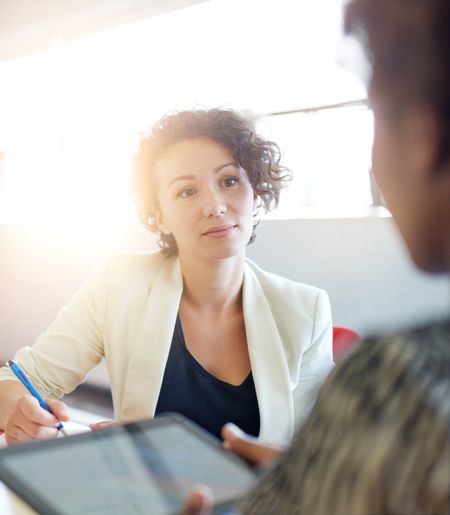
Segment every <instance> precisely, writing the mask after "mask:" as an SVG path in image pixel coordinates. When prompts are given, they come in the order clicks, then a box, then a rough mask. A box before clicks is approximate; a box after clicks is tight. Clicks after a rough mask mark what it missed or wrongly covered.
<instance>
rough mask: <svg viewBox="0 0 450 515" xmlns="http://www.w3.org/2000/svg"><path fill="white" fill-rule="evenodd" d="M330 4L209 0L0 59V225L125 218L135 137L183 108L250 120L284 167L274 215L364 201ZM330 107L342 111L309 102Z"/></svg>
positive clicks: (352, 111) (365, 126) (359, 149)
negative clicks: (245, 115) (256, 118)
mask: <svg viewBox="0 0 450 515" xmlns="http://www.w3.org/2000/svg"><path fill="white" fill-rule="evenodd" d="M341 8H342V7H341V2H340V1H339V0H335V1H333V2H330V1H329V0H316V1H315V2H310V1H309V0H265V1H260V0H210V1H207V2H202V3H199V4H196V5H193V6H190V7H186V8H183V9H178V10H176V11H171V12H168V13H165V14H162V15H159V16H154V17H151V18H145V19H142V20H140V21H138V22H134V23H129V24H126V25H123V26H120V27H116V28H113V29H109V30H104V31H102V32H98V33H95V34H91V35H88V36H83V37H79V38H77V39H73V40H70V41H65V42H64V39H63V38H55V41H56V43H55V46H54V48H52V49H51V50H48V51H46V52H41V53H37V54H32V55H29V56H27V57H23V58H20V59H15V60H11V61H6V62H3V63H0V153H2V154H3V170H2V177H1V182H0V188H1V192H0V198H1V204H0V222H14V223H22V222H24V223H27V222H30V221H33V222H45V223H60V224H64V225H67V224H78V225H80V224H83V225H84V226H85V227H86V226H89V227H92V226H93V225H95V223H96V224H97V225H98V226H100V227H103V228H104V227H105V222H107V223H108V225H109V226H111V225H112V224H114V223H121V222H124V221H126V220H128V219H131V218H132V217H133V216H134V215H133V211H134V210H133V208H132V206H131V205H130V201H129V199H128V191H127V181H128V171H129V161H130V158H131V157H132V156H133V154H134V152H135V150H136V147H137V143H138V139H139V134H141V133H142V131H145V130H148V129H149V128H150V127H151V125H152V123H153V122H154V121H155V120H156V119H157V118H159V117H160V116H161V115H162V114H164V113H166V112H168V111H170V110H174V109H190V108H193V107H196V106H200V107H212V106H225V107H231V108H234V109H237V110H249V111H251V112H253V113H255V114H256V115H260V116H261V117H262V118H261V121H260V128H261V131H262V132H263V133H264V134H267V135H268V136H270V137H272V138H273V139H274V140H275V141H276V142H277V143H278V144H279V145H280V147H281V149H282V150H283V153H284V157H285V159H284V162H285V163H286V165H287V166H289V167H291V168H292V169H293V170H294V172H295V180H294V183H293V184H292V186H291V188H290V189H289V191H286V193H285V194H284V195H283V196H282V202H281V205H280V208H279V209H278V210H277V212H276V213H275V216H282V217H286V216H287V217H292V216H299V214H300V213H301V212H302V210H303V212H304V209H305V208H308V209H321V210H323V209H329V208H335V207H337V206H345V207H346V208H348V209H349V210H350V209H359V208H361V207H362V206H367V205H370V203H371V198H370V184H369V182H368V174H367V171H368V168H369V156H370V139H371V121H370V111H369V110H368V109H367V107H366V106H364V105H353V104H352V102H353V101H354V100H358V99H361V98H364V97H365V88H364V86H363V85H362V83H361V82H359V81H358V80H357V79H356V78H355V77H354V75H353V73H352V71H351V70H347V69H345V68H344V67H342V66H340V65H339V60H338V51H337V48H339V42H340V40H341V35H340V19H341V14H342V13H341ZM330 84H332V85H333V86H332V87H330ZM349 102H350V104H349ZM330 104H343V106H344V107H340V108H338V107H336V108H335V109H314V110H311V109H310V107H311V106H319V107H320V106H327V105H330ZM274 113H275V114H274ZM277 113H278V114H277ZM280 113H287V114H280Z"/></svg>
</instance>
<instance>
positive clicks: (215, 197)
mask: <svg viewBox="0 0 450 515" xmlns="http://www.w3.org/2000/svg"><path fill="white" fill-rule="evenodd" d="M226 212H227V206H226V204H225V201H224V199H223V198H222V195H220V193H219V192H217V191H208V192H207V193H206V195H205V201H204V204H203V214H204V216H205V217H207V218H209V217H210V216H220V215H223V214H225V213H226Z"/></svg>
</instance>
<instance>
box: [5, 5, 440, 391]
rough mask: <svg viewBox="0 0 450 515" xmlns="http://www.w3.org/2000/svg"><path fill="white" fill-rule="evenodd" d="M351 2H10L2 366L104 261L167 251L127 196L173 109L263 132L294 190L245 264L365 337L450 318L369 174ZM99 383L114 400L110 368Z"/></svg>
mask: <svg viewBox="0 0 450 515" xmlns="http://www.w3.org/2000/svg"><path fill="white" fill-rule="evenodd" d="M341 16H342V3H341V1H340V0H315V1H314V2H311V1H308V0H145V1H144V0H89V1H88V0H64V1H61V0H8V1H5V0H0V361H2V360H5V359H7V358H9V357H11V356H12V355H13V354H14V352H15V350H16V349H18V348H19V347H22V346H24V345H31V344H32V343H33V342H34V340H35V339H36V338H37V336H38V335H39V334H40V333H41V332H43V331H44V330H45V329H46V327H47V325H48V324H49V323H50V322H51V321H52V320H53V319H54V318H55V316H56V314H57V312H58V310H59V309H60V307H61V306H62V305H63V304H64V303H66V302H67V301H68V300H69V299H70V297H71V295H72V294H73V293H74V292H75V290H76V289H77V288H78V287H79V286H80V284H81V282H82V281H83V280H84V279H86V277H87V276H88V275H89V273H90V271H91V270H92V269H93V267H94V265H95V263H96V261H97V260H98V259H99V258H100V257H101V256H102V255H104V254H105V253H106V252H110V251H118V250H119V251H120V250H125V251H129V250H131V251H133V250H136V251H147V250H154V249H156V248H157V247H156V244H155V238H154V237H153V236H152V235H151V234H149V233H147V232H146V231H145V230H144V229H143V228H141V227H140V225H139V223H138V221H137V218H136V216H135V213H134V208H133V206H132V204H131V202H130V200H129V196H128V177H129V171H130V160H131V158H132V157H133V155H134V153H135V151H136V148H137V144H138V141H139V138H140V136H141V135H142V134H143V133H145V132H146V131H148V130H149V129H150V128H151V126H152V124H153V123H154V122H155V121H156V120H157V119H158V118H159V117H160V116H161V115H163V114H165V113H167V112H168V111H173V110H180V109H192V108H195V107H216V106H223V107H230V108H233V109H237V110H241V111H244V112H247V113H248V114H249V115H251V116H254V117H255V119H257V125H258V129H259V131H260V132H261V133H262V134H264V135H265V136H267V137H269V138H271V139H273V140H274V141H276V142H277V143H278V144H279V146H280V148H281V150H282V153H283V161H284V164H285V165H287V166H289V167H290V168H291V169H292V170H293V172H294V181H293V183H292V185H291V186H290V188H289V189H288V190H287V191H286V192H285V193H284V194H283V196H282V201H281V204H280V207H279V208H278V209H277V210H276V211H275V212H274V213H271V214H269V215H262V216H261V218H262V221H261V223H260V225H259V227H258V236H257V240H256V242H255V243H254V244H253V245H251V246H250V247H249V251H248V255H249V256H250V257H251V258H252V259H254V260H255V261H256V262H257V263H258V264H259V265H261V266H262V267H263V268H265V269H267V270H269V271H273V272H275V273H279V274H281V275H284V276H287V277H290V278H291V279H294V280H298V281H302V282H306V283H311V284H314V285H316V286H320V287H322V288H324V289H326V290H327V291H328V293H329V295H330V299H331V303H332V309H333V315H334V322H335V324H338V325H347V326H350V327H352V328H354V329H356V330H358V331H359V332H361V333H362V334H365V333H367V332H372V331H376V330H379V329H380V330H381V329H382V330H385V329H389V328H390V327H393V326H399V325H406V324H408V323H411V322H417V321H419V320H421V319H425V318H430V317H438V316H440V315H442V314H443V313H448V310H449V308H450V293H449V291H450V289H449V281H448V276H440V277H430V276H427V275H424V274H422V273H420V272H418V271H416V270H415V268H414V267H413V265H412V264H411V263H410V261H409V256H408V254H407V251H406V249H405V247H404V244H403V242H402V241H401V239H400V237H399V235H398V233H397V230H396V228H395V225H394V224H393V222H392V218H391V216H390V214H389V212H388V211H387V209H385V208H384V207H383V203H382V199H381V198H380V195H379V194H378V192H377V189H376V185H375V184H373V181H372V180H371V176H370V152H371V138H372V115H371V110H370V106H368V103H367V92H366V89H365V82H364V79H365V66H364V60H363V59H362V57H361V55H360V54H359V52H358V49H357V48H356V47H355V46H354V44H352V42H351V41H348V40H346V39H345V38H343V37H342V36H341ZM89 381H90V383H91V384H93V385H100V386H106V385H107V384H108V380H107V377H106V372H105V369H104V367H102V366H100V367H99V368H98V369H96V370H94V371H93V372H92V373H91V374H90V376H89Z"/></svg>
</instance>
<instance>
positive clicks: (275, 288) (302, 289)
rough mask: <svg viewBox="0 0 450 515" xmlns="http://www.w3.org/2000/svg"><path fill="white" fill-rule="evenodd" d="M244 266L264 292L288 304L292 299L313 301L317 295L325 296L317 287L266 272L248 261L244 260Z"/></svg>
mask: <svg viewBox="0 0 450 515" xmlns="http://www.w3.org/2000/svg"><path fill="white" fill-rule="evenodd" d="M246 264H247V266H248V267H249V269H250V270H251V271H252V272H253V274H254V275H255V277H256V278H257V280H258V282H259V283H260V285H261V287H262V288H263V290H264V291H266V292H268V293H270V294H272V295H276V296H277V295H281V296H282V297H283V298H285V299H286V300H287V301H288V302H290V301H291V300H292V298H298V297H299V296H300V297H302V298H303V299H308V298H309V299H311V300H315V299H316V298H317V296H318V295H319V293H323V294H324V295H326V293H325V291H324V290H323V289H321V288H319V287H317V286H313V285H311V284H306V283H303V282H298V281H293V280H292V279H289V278H287V277H283V276H281V275H278V274H274V273H272V272H267V271H266V270H263V269H262V268H261V267H259V266H258V265H257V264H256V263H254V262H253V261H251V260H250V259H247V260H246Z"/></svg>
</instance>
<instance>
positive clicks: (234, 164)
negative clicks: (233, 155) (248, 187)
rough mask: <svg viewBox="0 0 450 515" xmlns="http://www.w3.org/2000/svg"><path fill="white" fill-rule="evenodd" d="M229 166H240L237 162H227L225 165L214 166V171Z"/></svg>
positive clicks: (216, 171)
mask: <svg viewBox="0 0 450 515" xmlns="http://www.w3.org/2000/svg"><path fill="white" fill-rule="evenodd" d="M227 166H234V167H235V168H238V165H237V164H236V163H225V164H223V165H219V166H216V167H215V168H214V173H218V172H220V171H221V170H222V169H223V168H226V167H227Z"/></svg>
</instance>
